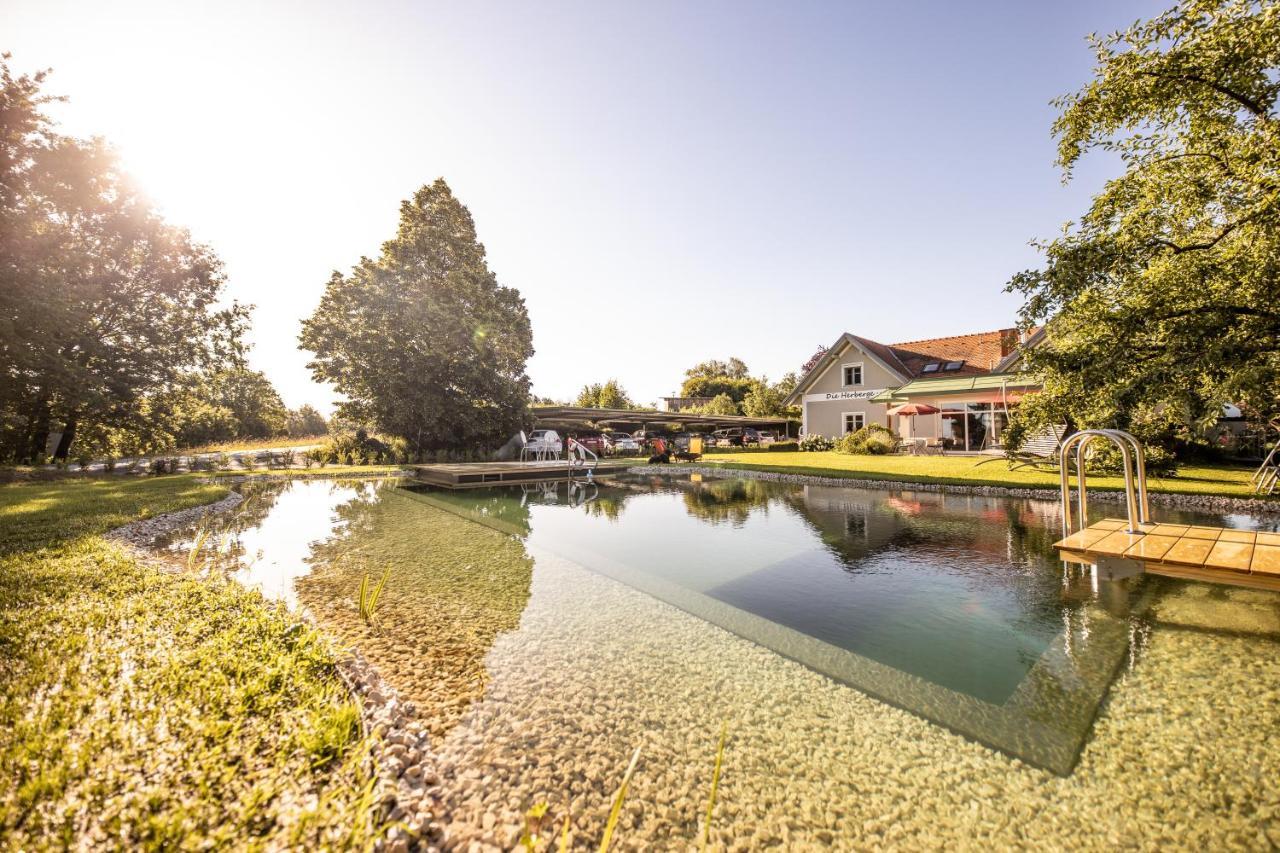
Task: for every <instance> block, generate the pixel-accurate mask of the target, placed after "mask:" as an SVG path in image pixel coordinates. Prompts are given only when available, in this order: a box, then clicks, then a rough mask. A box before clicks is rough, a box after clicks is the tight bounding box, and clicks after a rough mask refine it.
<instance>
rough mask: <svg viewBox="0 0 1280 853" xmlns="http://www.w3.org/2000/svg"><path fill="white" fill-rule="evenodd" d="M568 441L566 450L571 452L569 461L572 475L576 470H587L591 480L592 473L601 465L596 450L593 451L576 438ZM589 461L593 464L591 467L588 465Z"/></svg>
mask: <svg viewBox="0 0 1280 853" xmlns="http://www.w3.org/2000/svg"><path fill="white" fill-rule="evenodd" d="M566 440H567V441H568V444H566V445H565V449H567V450H568V451H569V453H568V457H569V460H568V461H569V471H570V474H572V472H573V469H574V468H585V469H586V471H587V478H588V479H590V478H591V471H592V470H593V469H594V468H595V467H596V466H597V465H599V464H600V457H599V456H597V455H596V453H595V451H594V450H591V449H590V448H588V447H587V446H586V445H584V444H583V443H582V442H580V441H578V440H577V439H576V438H570V439H566ZM588 459H590V461H591V464H589V465H588V464H587V460H588Z"/></svg>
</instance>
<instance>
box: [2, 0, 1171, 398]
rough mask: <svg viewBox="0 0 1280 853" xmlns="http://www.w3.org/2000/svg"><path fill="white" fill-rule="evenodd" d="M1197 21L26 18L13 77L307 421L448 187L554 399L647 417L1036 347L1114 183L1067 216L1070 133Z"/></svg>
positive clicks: (697, 15)
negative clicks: (1094, 82)
mask: <svg viewBox="0 0 1280 853" xmlns="http://www.w3.org/2000/svg"><path fill="white" fill-rule="evenodd" d="M1166 5H1169V3H1168V2H1167V0H1166V2H1164V3H1153V2H1144V0H1073V2H1031V0H1010V2H983V3H978V2H974V3H955V2H902V3H881V2H829V3H806V2H776V3H759V2H687V3H668V2H644V3H640V2H634V3H630V4H623V3H609V2H586V0H584V2H576V3H565V2H538V3H528V2H510V3H497V2H456V3H432V2H412V3H410V2H361V3H357V2H350V3H333V2H323V1H321V2H317V0H307V2H248V3H241V2H234V0H221V1H220V2H210V3H198V2H174V0H163V1H162V2H147V0H114V2H111V3H92V4H90V3H84V2H61V0H3V3H2V4H0V51H8V52H10V53H12V54H13V56H12V59H11V60H10V62H11V65H12V67H13V68H14V69H15V70H16V71H34V70H36V69H40V68H52V69H53V74H52V76H51V77H50V79H49V82H48V84H47V91H48V92H50V93H54V94H61V95H66V96H67V97H68V99H69V100H68V102H67V103H65V104H59V105H56V106H55V107H53V108H52V109H51V113H52V114H53V115H54V117H55V118H56V119H57V120H58V121H59V122H60V123H61V129H62V130H63V132H66V133H70V134H74V135H78V136H90V135H96V136H102V137H105V138H106V139H107V140H109V141H110V142H111V143H113V144H114V145H115V146H116V148H117V149H118V151H119V153H120V155H121V157H122V159H123V160H124V163H125V165H126V168H127V169H128V170H129V172H130V173H131V174H132V175H133V176H134V177H135V178H136V180H137V181H138V182H139V183H140V184H141V185H142V186H143V187H144V188H145V190H146V191H147V193H148V194H149V195H150V197H151V198H152V199H153V200H154V202H155V204H156V205H157V206H158V207H159V208H160V209H161V210H162V211H163V213H164V214H165V216H166V217H167V218H168V219H169V220H170V221H172V222H174V223H177V224H181V225H183V226H185V227H187V228H189V229H190V230H191V232H192V233H193V235H195V237H196V238H197V239H198V240H200V241H202V242H205V243H207V244H209V245H210V246H212V247H213V248H214V250H215V251H216V252H217V253H218V255H219V256H220V257H221V258H222V259H223V261H224V262H225V265H226V272H227V276H228V289H227V293H228V297H229V298H234V299H238V300H240V301H242V302H248V303H252V304H254V305H256V306H257V308H256V311H255V314H254V329H253V332H252V335H251V341H252V343H253V344H254V349H253V351H252V353H251V356H250V361H251V364H252V365H253V366H254V367H256V368H258V369H261V370H263V371H265V372H266V374H267V375H268V377H270V379H271V380H272V382H273V383H275V385H276V387H277V388H278V389H279V390H280V392H281V395H282V396H283V397H284V399H285V402H286V403H287V404H289V405H290V406H291V407H297V406H299V405H302V404H303V403H310V404H312V405H315V406H317V407H319V408H321V410H323V411H328V410H329V409H330V408H331V406H332V404H333V402H334V401H335V400H336V399H337V395H336V393H335V391H334V390H333V389H332V388H331V387H329V386H326V385H320V384H317V383H315V382H314V381H313V380H312V378H311V375H310V372H309V371H308V369H307V367H306V363H307V361H308V358H309V354H308V353H306V352H305V351H301V350H299V349H298V344H297V336H298V331H299V323H300V321H301V320H302V319H303V318H305V317H307V316H309V315H310V313H311V312H312V311H313V310H314V309H315V307H316V305H317V304H318V302H319V300H320V296H321V294H322V292H323V290H324V285H325V283H326V282H327V280H328V278H329V276H330V274H331V272H332V271H333V270H340V271H343V272H346V271H348V270H349V269H350V268H351V267H352V266H353V265H354V264H355V263H357V262H358V261H359V259H360V258H361V256H376V254H377V253H378V251H379V247H380V246H381V244H382V242H383V241H385V240H387V239H389V238H390V237H392V236H393V235H394V233H395V229H396V223H397V219H398V208H399V204H400V201H401V200H403V199H405V198H408V197H409V196H410V195H411V194H412V193H413V191H414V190H415V189H417V188H418V187H419V186H421V185H423V184H425V183H429V182H431V181H433V180H434V179H436V178H437V177H444V178H445V180H446V181H447V182H448V183H449V185H450V187H451V188H452V189H453V192H454V194H455V195H456V196H457V197H458V198H459V199H460V200H461V201H462V202H463V203H464V204H466V205H467V207H468V208H469V209H470V210H471V213H472V215H473V216H474V218H475V221H476V227H477V230H478V232H479V235H480V239H481V241H482V242H483V243H484V244H485V247H486V249H487V251H488V256H489V262H490V266H491V268H492V269H493V270H494V272H495V273H496V274H497V276H498V279H499V281H500V282H501V283H503V284H504V285H507V286H509V287H514V288H517V289H518V290H519V291H520V293H521V294H522V295H523V296H524V299H525V301H526V303H527V305H528V309H529V315H530V318H531V320H532V323H533V334H534V347H535V349H536V354H535V355H534V357H533V358H532V359H531V361H530V362H529V375H530V377H531V378H532V380H533V390H534V393H536V394H538V395H540V396H547V397H552V398H555V399H562V400H563V399H572V398H573V397H575V396H576V395H577V392H578V390H579V389H580V388H581V387H582V386H583V385H584V384H586V383H590V382H599V381H604V380H606V379H609V378H617V379H618V380H619V381H621V382H622V384H623V386H624V387H625V388H626V389H627V390H628V391H629V392H630V393H631V396H632V397H633V398H634V399H635V400H636V401H637V402H640V403H650V402H653V401H655V400H656V399H657V398H658V397H660V396H663V395H669V394H672V393H674V392H675V391H676V390H677V389H678V388H679V386H680V382H681V380H682V378H683V374H684V371H685V370H686V369H687V368H688V367H690V366H692V365H693V364H696V363H697V362H700V361H704V360H706V359H709V358H719V359H726V358H728V357H730V356H737V357H739V358H742V359H743V360H744V361H746V363H747V365H748V366H749V367H750V369H751V371H752V373H753V374H756V375H760V374H766V375H768V376H769V377H770V378H774V379H776V378H778V377H780V376H781V375H782V374H783V373H786V372H787V371H792V370H798V369H799V366H800V365H801V364H802V363H803V362H804V361H806V360H807V359H808V358H809V357H810V356H811V355H812V354H813V352H814V351H815V350H816V349H817V348H818V346H819V345H824V344H830V343H831V342H832V341H834V340H835V339H836V338H837V337H839V335H840V334H841V333H842V332H845V331H848V332H853V333H854V334H858V335H862V336H864V337H868V338H872V339H875V340H879V341H882V342H884V343H894V342H900V341H909V340H918V339H921V338H928V337H937V336H943V335H952V334H963V333H966V332H976V331H987V330H991V329H998V328H1002V327H1007V326H1011V325H1013V324H1014V322H1015V315H1016V312H1017V309H1018V307H1019V305H1020V299H1019V298H1018V297H1017V296H1016V295H1013V294H1007V293H1004V292H1003V291H1004V286H1005V284H1006V282H1007V281H1008V280H1009V278H1010V277H1011V276H1012V275H1013V274H1014V273H1016V272H1018V271H1019V270H1022V269H1025V268H1028V267H1031V266H1035V265H1036V264H1037V262H1038V257H1037V254H1036V252H1035V250H1034V249H1033V248H1032V247H1031V246H1030V241H1032V240H1033V239H1037V238H1050V237H1053V236H1054V235H1055V234H1057V233H1058V231H1059V230H1060V229H1061V228H1062V226H1063V225H1064V224H1065V223H1066V222H1068V221H1070V220H1071V219H1073V218H1075V217H1078V216H1079V215H1081V214H1082V213H1083V212H1084V210H1085V209H1086V207H1087V205H1088V201H1089V198H1090V197H1091V196H1092V195H1093V194H1094V193H1096V192H1097V191H1098V190H1099V189H1100V187H1101V185H1102V182H1103V181H1104V180H1105V179H1106V178H1107V177H1108V176H1109V174H1110V172H1111V171H1112V170H1114V168H1115V164H1114V163H1108V162H1105V161H1094V160H1086V162H1085V163H1084V165H1083V166H1082V167H1080V168H1077V170H1076V173H1075V176H1074V177H1073V179H1072V181H1071V182H1070V183H1069V184H1065V185H1064V184H1063V182H1062V175H1061V173H1060V171H1059V170H1058V169H1057V168H1056V167H1055V166H1054V163H1053V161H1054V143H1053V139H1052V137H1051V125H1052V122H1053V119H1054V117H1055V115H1056V110H1055V109H1054V108H1053V107H1052V105H1051V103H1050V101H1051V100H1052V99H1053V98H1055V97H1057V96H1059V95H1062V94H1065V93H1067V92H1070V91H1073V90H1075V89H1077V88H1079V87H1080V86H1081V85H1083V84H1085V83H1086V82H1087V81H1088V80H1089V79H1090V76H1091V68H1092V61H1093V57H1092V53H1091V51H1090V49H1089V48H1088V46H1087V44H1086V42H1085V36H1086V35H1087V34H1088V33H1090V32H1101V33H1105V32H1111V31H1114V30H1116V29H1118V28H1121V27H1124V26H1126V25H1128V24H1129V23H1132V22H1133V21H1134V20H1136V19H1138V18H1142V17H1148V16H1150V15H1151V14H1153V13H1156V12H1158V11H1160V10H1161V9H1163V8H1164V7H1165V6H1166Z"/></svg>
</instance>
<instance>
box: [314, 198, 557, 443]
mask: <svg viewBox="0 0 1280 853" xmlns="http://www.w3.org/2000/svg"><path fill="white" fill-rule="evenodd" d="M301 346H302V348H304V349H308V350H311V351H312V352H314V353H315V358H314V359H312V361H311V362H310V365H309V366H310V367H311V370H312V373H313V374H314V376H315V378H316V379H317V380H319V381H323V382H332V383H334V385H336V386H337V389H338V390H339V391H340V392H341V393H342V394H344V395H345V396H346V398H347V399H346V401H345V402H343V403H342V404H341V405H340V407H339V415H340V416H341V417H343V418H345V419H349V420H352V421H357V422H363V423H367V424H370V425H372V426H374V427H375V428H377V429H378V430H379V431H382V432H385V433H388V434H391V435H397V436H401V437H403V438H405V439H406V440H407V441H408V442H409V443H410V444H411V446H413V447H414V448H415V450H416V451H423V450H437V449H454V448H458V449H461V448H469V449H474V448H487V447H496V446H498V445H500V444H502V442H503V441H505V440H506V439H507V438H508V437H509V436H510V435H511V434H512V433H514V432H515V431H516V430H518V429H520V428H521V426H522V425H524V424H525V421H526V412H527V408H526V403H527V400H528V397H529V378H528V376H527V375H526V374H525V363H526V362H527V361H528V359H529V357H530V356H531V355H533V334H532V331H531V328H530V325H529V315H528V313H527V312H526V311H525V306H524V300H523V299H522V298H521V297H520V294H519V292H518V291H516V290H515V289H513V288H510V287H503V286H502V285H500V284H499V283H498V280H497V277H496V276H494V274H493V272H492V271H490V269H489V265H488V263H487V262H486V260H485V251H484V246H482V245H481V244H480V242H479V240H477V239H476V230H475V223H474V222H473V221H472V219H471V214H470V213H469V212H468V211H467V209H466V207H464V206H463V205H462V203H461V202H459V201H458V200H457V199H456V198H454V196H453V193H452V192H451V191H450V190H449V187H448V185H447V184H446V183H445V182H444V180H443V179H440V180H437V181H436V182H435V183H433V184H430V185H429V186H424V187H422V189H420V190H418V191H417V192H416V193H415V194H414V196H413V198H412V199H410V200H408V201H405V202H403V203H402V204H401V206H400V228H399V230H398V232H397V233H396V236H395V237H394V238H393V239H391V240H389V241H387V242H386V243H384V244H383V246H382V253H381V255H380V256H379V257H378V258H377V259H376V260H374V259H369V258H363V259H361V261H360V263H359V264H357V265H356V266H355V268H354V269H353V270H352V271H351V273H350V274H349V275H345V276H344V275H342V274H341V273H339V272H335V273H334V274H333V276H332V277H331V278H330V279H329V284H328V287H326V288H325V292H324V296H323V298H322V299H321V301H320V305H319V307H318V308H317V309H316V311H315V313H314V314H312V315H311V317H310V318H309V319H308V320H306V321H305V322H304V323H303V324H302V336H301Z"/></svg>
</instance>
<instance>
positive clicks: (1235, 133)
mask: <svg viewBox="0 0 1280 853" xmlns="http://www.w3.org/2000/svg"><path fill="white" fill-rule="evenodd" d="M1090 41H1091V43H1092V45H1093V47H1094V49H1095V51H1096V53H1097V68H1096V77H1095V79H1094V80H1093V81H1092V82H1090V83H1089V84H1088V85H1086V86H1085V87H1084V88H1082V89H1080V90H1079V91H1077V92H1075V93H1074V94H1071V95H1068V96H1066V97H1064V98H1061V99H1060V100H1059V101H1057V102H1056V103H1057V105H1058V106H1059V107H1060V109H1061V110H1062V112H1061V115H1060V116H1059V118H1058V119H1057V121H1056V122H1055V124H1054V126H1053V131H1054V134H1055V136H1056V137H1057V141H1058V164H1059V165H1060V166H1061V167H1062V169H1063V170H1064V174H1065V176H1066V177H1067V179H1070V176H1071V173H1072V169H1073V167H1074V166H1075V164H1076V163H1077V162H1079V160H1080V159H1081V157H1083V156H1084V155H1085V153H1086V152H1089V151H1093V150H1101V151H1106V152H1111V153H1113V154H1116V155H1118V156H1119V157H1120V159H1121V162H1122V163H1123V164H1124V173H1123V174H1122V175H1121V176H1120V177H1118V178H1116V179H1114V180H1111V181H1109V182H1108V183H1107V184H1106V185H1105V187H1104V188H1103V190H1102V192H1101V193H1099V194H1098V195H1097V196H1096V197H1095V198H1094V199H1093V202H1092V205H1091V207H1090V208H1089V210H1088V211H1087V212H1086V213H1085V215H1084V216H1083V217H1082V218H1081V220H1080V221H1079V222H1078V223H1075V224H1074V225H1071V226H1068V227H1067V228H1066V229H1064V231H1063V233H1062V234H1061V235H1060V236H1059V237H1058V238H1056V239H1054V240H1052V241H1048V242H1044V243H1041V244H1039V247H1040V249H1041V250H1042V252H1043V254H1044V255H1045V259H1046V263H1045V266H1044V267H1043V268H1042V269H1037V270H1029V271H1026V272H1023V273H1020V274H1018V275H1017V276H1015V277H1014V278H1013V279H1012V281H1011V282H1010V284H1009V287H1008V289H1009V290H1010V291H1016V292H1019V293H1022V294H1024V296H1025V297H1026V303H1025V305H1024V307H1023V309H1022V317H1021V319H1022V323H1023V325H1024V326H1027V327H1030V326H1032V325H1036V324H1039V323H1042V322H1046V321H1047V322H1048V324H1049V325H1048V334H1047V336H1046V343H1045V344H1044V345H1042V346H1040V347H1037V348H1034V349H1032V350H1030V351H1029V352H1028V354H1027V365H1028V367H1029V368H1030V369H1032V370H1035V371H1038V372H1040V373H1041V374H1042V375H1043V376H1044V391H1043V393H1042V394H1039V395H1036V397H1035V398H1032V399H1029V400H1028V401H1027V402H1026V403H1024V405H1023V406H1022V420H1023V421H1024V424H1025V425H1029V426H1036V425H1039V424H1042V423H1045V422H1053V421H1063V420H1069V421H1071V422H1073V423H1075V424H1076V425H1078V426H1092V427H1097V426H1112V427H1130V428H1138V429H1141V430H1144V431H1146V432H1148V433H1155V432H1160V431H1165V430H1166V428H1167V426H1168V425H1169V423H1170V422H1171V421H1173V422H1176V423H1178V424H1180V425H1181V428H1182V430H1183V431H1184V432H1185V431H1186V427H1187V426H1189V425H1191V424H1193V423H1195V422H1200V423H1204V422H1207V421H1211V420H1213V419H1215V418H1216V417H1217V416H1218V415H1219V414H1220V413H1221V406H1222V405H1223V404H1224V403H1227V402H1235V403H1238V404H1240V405H1241V406H1242V407H1243V408H1245V409H1246V410H1250V411H1253V412H1255V413H1267V412H1270V411H1274V410H1275V407H1276V403H1277V393H1278V391H1280V115H1277V105H1276V98H1277V94H1278V93H1280V5H1277V4H1276V3H1274V2H1262V3H1256V2H1242V0H1188V2H1184V3H1182V4H1181V5H1179V6H1177V7H1176V8H1174V9H1172V10H1171V11H1168V12H1166V13H1164V14H1162V15H1159V16H1157V17H1155V18H1153V19H1151V20H1150V21H1144V22H1139V23H1137V24H1135V25H1134V26H1132V27H1130V28H1129V29H1127V30H1125V31H1123V32H1121V33H1117V34H1115V35H1112V36H1109V37H1106V38H1097V37H1092V38H1091V39H1090Z"/></svg>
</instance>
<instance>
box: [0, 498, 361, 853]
mask: <svg viewBox="0 0 1280 853" xmlns="http://www.w3.org/2000/svg"><path fill="white" fill-rule="evenodd" d="M225 493H226V489H225V488H224V487H222V486H218V485H213V484H206V483H202V482H200V480H199V479H198V478H196V477H192V476H189V475H176V476H169V477H149V478H132V477H130V478H126V477H103V478H98V479H75V480H61V481H56V482H38V483H23V484H10V485H5V486H0V778H3V779H4V785H2V786H0V838H4V839H5V840H6V842H7V844H8V845H10V846H11V849H25V850H35V849H50V848H62V847H68V846H70V847H77V848H129V849H132V848H143V849H159V848H165V849H171V848H177V847H181V848H183V849H189V848H204V847H236V848H245V847H267V848H277V849H278V848H282V847H284V848H313V847H325V848H335V847H344V848H345V847H352V846H363V845H364V844H365V843H366V842H367V841H368V840H369V839H370V838H371V837H372V835H373V834H374V826H373V815H374V805H375V804H374V802H373V797H374V789H373V785H372V779H371V776H370V772H371V771H370V767H369V762H368V761H367V760H365V759H366V756H367V744H366V743H365V742H364V741H363V740H362V739H361V737H360V727H359V711H358V708H357V706H356V705H355V704H354V702H353V701H352V700H351V699H350V698H349V696H348V694H347V693H346V691H345V690H344V689H343V687H342V684H341V682H340V681H339V679H338V677H337V674H336V670H335V666H334V659H333V653H332V651H331V649H330V647H329V645H328V644H327V643H326V642H324V641H323V640H322V638H321V637H320V636H319V635H317V634H316V633H315V632H314V631H313V630H311V629H310V628H308V627H306V626H305V625H303V624H302V623H300V622H298V620H297V619H296V617H294V616H293V615H291V614H290V613H288V611H286V610H284V609H283V608H280V607H277V606H275V605H272V604H270V603H268V602H267V601H266V600H264V599H263V598H262V597H261V596H260V595H259V594H258V593H256V592H249V591H247V590H245V589H244V588H243V587H241V586H239V585H238V584H236V583H233V582H230V581H220V580H200V579H197V578H194V577H190V576H180V575H174V574H168V573H164V572H160V571H157V570H155V569H152V568H148V567H146V566H143V565H141V564H139V563H138V562H137V561H136V560H134V559H133V558H131V557H130V556H129V555H128V553H127V552H125V551H124V550H122V549H121V548H120V547H118V546H116V545H114V544H112V543H110V542H108V541H106V540H104V539H103V538H102V537H101V535H100V534H102V533H103V532H105V531H106V530H108V529H110V528H112V527H115V526H117V525H119V524H122V523H125V522H127V521H129V520H132V519H135V518H139V517H143V516H148V515H155V514H159V513H163V512H167V511H171V510H175V509H182V508H186V507H190V506H196V505H200V504H203V503H208V502H210V501H213V500H216V499H218V498H219V497H221V496H222V495H224V494H225Z"/></svg>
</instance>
